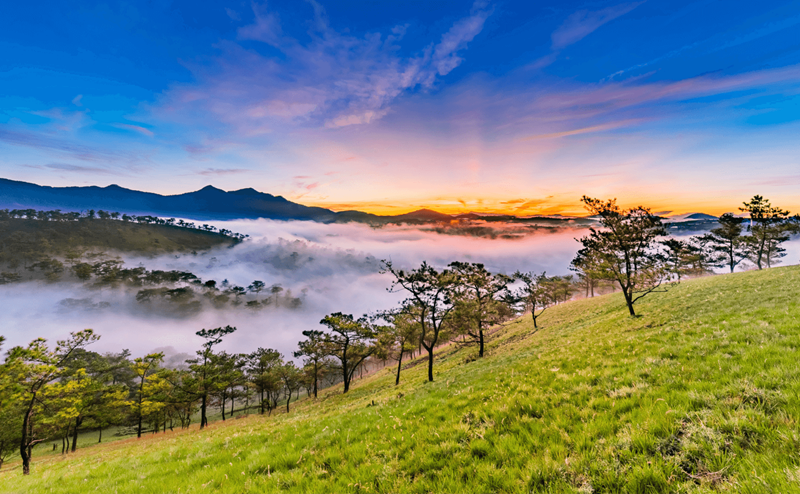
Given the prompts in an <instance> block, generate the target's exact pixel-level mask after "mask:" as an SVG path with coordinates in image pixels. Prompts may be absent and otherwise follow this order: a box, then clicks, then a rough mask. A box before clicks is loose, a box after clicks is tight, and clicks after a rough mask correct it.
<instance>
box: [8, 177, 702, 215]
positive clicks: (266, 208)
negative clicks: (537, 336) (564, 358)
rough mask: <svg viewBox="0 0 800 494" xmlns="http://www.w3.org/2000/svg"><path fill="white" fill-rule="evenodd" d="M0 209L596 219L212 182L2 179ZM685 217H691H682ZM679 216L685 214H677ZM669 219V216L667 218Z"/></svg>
mask: <svg viewBox="0 0 800 494" xmlns="http://www.w3.org/2000/svg"><path fill="white" fill-rule="evenodd" d="M0 209H61V210H64V211H85V210H87V209H105V210H109V211H117V212H120V213H127V214H137V215H154V216H168V217H185V218H191V219H195V220H231V219H257V218H265V219H273V220H286V221H288V220H305V221H317V222H321V223H346V222H360V223H372V224H387V223H408V224H427V223H443V222H445V223H446V222H450V221H453V220H468V221H470V220H483V221H489V222H523V223H528V222H532V221H535V222H545V223H562V222H564V223H566V222H576V223H591V222H592V220H591V218H577V217H570V216H560V215H559V217H555V216H553V215H549V216H525V217H519V216H515V215H511V214H481V213H475V212H469V213H461V214H447V213H441V212H438V211H434V210H432V209H427V208H423V209H419V210H416V211H412V212H409V213H403V214H398V215H387V216H381V215H376V214H372V213H366V212H363V211H356V210H346V211H338V212H337V211H333V210H330V209H327V208H323V207H318V206H305V205H303V204H299V203H296V202H293V201H290V200H289V199H286V198H285V197H283V196H276V195H272V194H269V193H266V192H260V191H258V190H256V189H254V188H252V187H246V188H242V189H237V190H232V191H225V190H222V189H220V188H217V187H214V186H213V185H206V186H205V187H202V188H201V189H198V190H195V191H192V192H184V193H180V194H171V195H161V194H157V193H154V192H146V191H140V190H134V189H128V188H125V187H122V186H120V185H118V184H111V185H107V186H105V187H101V186H97V185H89V186H65V187H53V186H48V185H38V184H34V183H30V182H23V181H18V180H11V179H7V178H0ZM683 216H687V217H686V218H683ZM677 218H680V219H677ZM687 220H688V221H705V222H708V221H715V220H716V218H715V217H714V216H711V215H706V214H703V213H692V214H691V215H681V216H680V217H676V221H687ZM666 221H667V222H670V218H666Z"/></svg>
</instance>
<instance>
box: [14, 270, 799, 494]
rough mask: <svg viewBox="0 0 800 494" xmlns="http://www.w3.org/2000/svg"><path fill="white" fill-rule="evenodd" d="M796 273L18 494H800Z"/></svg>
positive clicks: (508, 336) (563, 332)
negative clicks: (210, 493)
mask: <svg viewBox="0 0 800 494" xmlns="http://www.w3.org/2000/svg"><path fill="white" fill-rule="evenodd" d="M799 296H800V268H798V267H788V268H776V269H772V270H769V271H762V272H748V273H741V274H734V275H725V276H715V277H708V278H702V279H697V280H692V281H689V282H685V283H683V284H681V285H679V286H677V287H675V288H674V289H672V290H670V291H669V292H668V293H665V294H654V295H651V296H649V297H647V298H646V299H643V300H642V301H641V305H640V307H639V311H640V313H641V314H642V317H639V318H635V319H632V318H629V317H628V316H626V315H625V310H624V307H623V303H622V299H621V297H619V296H618V294H616V295H610V296H603V297H597V298H594V299H587V300H580V301H576V302H570V303H566V304H562V305H560V306H558V307H555V308H553V309H550V310H549V311H548V312H546V313H545V314H544V315H543V316H542V318H541V321H542V325H543V328H542V329H540V330H539V331H538V332H534V331H533V330H532V325H531V324H530V322H529V321H528V319H520V320H517V321H514V322H512V323H510V324H507V325H506V326H505V327H503V328H500V329H498V330H497V331H496V332H495V333H494V335H493V337H492V341H491V343H490V345H489V354H488V356H487V357H486V358H484V359H480V360H478V359H475V357H474V350H473V349H456V348H452V349H449V350H445V351H443V352H442V353H441V355H440V357H439V359H438V360H437V366H436V369H435V370H436V379H437V380H436V381H435V382H433V383H426V382H425V381H424V370H425V369H424V366H422V365H419V366H413V367H411V368H409V369H407V370H405V371H404V373H403V375H402V383H401V385H400V386H398V387H395V386H393V376H391V372H392V370H391V369H386V370H384V371H381V372H379V373H377V374H376V375H375V376H372V377H370V378H367V379H364V380H363V381H362V382H360V383H358V384H357V385H356V386H355V388H354V389H353V390H352V391H351V393H348V394H347V395H341V394H340V391H339V390H328V392H327V393H325V394H324V395H323V396H321V398H320V399H319V400H317V401H316V402H314V401H311V400H307V401H305V402H301V403H300V404H298V406H297V407H295V409H293V410H292V412H291V414H282V415H279V416H277V417H272V418H265V417H260V416H251V417H248V418H246V419H242V420H236V421H231V422H227V423H226V424H218V425H214V426H212V427H211V428H209V429H208V430H206V431H203V432H202V433H200V432H197V431H195V430H192V431H184V432H181V433H174V434H162V435H159V436H154V437H151V438H147V439H143V440H139V441H135V440H132V441H123V442H117V443H113V444H109V445H105V446H101V447H95V448H86V449H85V450H84V451H82V452H80V451H79V452H78V453H77V454H75V455H72V456H69V457H67V458H66V459H64V460H56V461H52V462H50V461H48V462H46V463H45V462H39V463H36V462H35V463H34V466H33V473H32V475H31V476H30V477H28V478H23V477H22V475H20V473H19V469H18V468H15V469H14V470H12V471H6V472H5V473H3V474H2V475H1V476H0V490H3V491H7V492H77V491H82V492H88V491H94V490H99V491H102V492H201V491H204V490H207V491H215V492H216V491H219V492H266V491H278V490H288V491H294V492H431V491H433V492H490V491H501V492H584V493H588V492H631V493H651V492H710V491H728V492H752V493H763V492H800V483H798V482H800V458H799V457H798V452H800V434H798V418H800V400H798V391H800V381H798V376H800V367H799V366H798V364H797V348H798V347H799V346H800V328H799V327H798V322H797V320H798V316H800V306H799V305H798V299H799Z"/></svg>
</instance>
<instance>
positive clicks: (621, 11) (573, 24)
mask: <svg viewBox="0 0 800 494" xmlns="http://www.w3.org/2000/svg"><path fill="white" fill-rule="evenodd" d="M643 3H644V1H641V2H633V3H623V4H619V5H615V6H613V7H607V8H605V9H601V10H586V9H583V10H579V11H577V12H574V13H572V14H571V15H570V16H569V17H567V18H566V19H565V20H564V22H563V23H562V24H561V25H560V26H559V27H558V28H557V29H556V30H555V31H553V34H551V35H550V40H551V48H550V49H551V51H550V53H548V54H547V55H545V56H543V57H541V58H539V59H538V60H536V61H535V62H534V63H533V64H532V65H531V67H532V68H534V69H541V68H544V67H546V66H548V65H550V64H552V63H553V62H555V61H556V60H557V59H558V55H559V53H560V52H561V50H563V49H564V48H566V47H568V46H570V45H572V44H575V43H577V42H578V41H580V40H582V39H583V38H585V37H586V36H588V35H590V34H591V33H593V32H594V31H596V30H597V29H599V28H600V27H601V26H603V25H604V24H607V23H609V22H611V21H613V20H614V19H616V18H617V17H620V16H623V15H625V14H627V13H628V12H630V11H631V10H633V9H635V8H636V7H638V6H639V5H641V4H643Z"/></svg>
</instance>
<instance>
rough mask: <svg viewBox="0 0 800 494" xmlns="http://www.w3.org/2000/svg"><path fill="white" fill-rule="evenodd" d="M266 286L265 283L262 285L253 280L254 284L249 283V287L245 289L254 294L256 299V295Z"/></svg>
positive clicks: (260, 282)
mask: <svg viewBox="0 0 800 494" xmlns="http://www.w3.org/2000/svg"><path fill="white" fill-rule="evenodd" d="M266 286H267V285H266V283H264V282H263V281H259V280H255V281H254V282H252V283H250V286H248V287H247V289H248V290H250V291H251V292H254V293H255V294H256V297H258V294H259V293H260V292H261V290H263V289H264V288H265V287H266Z"/></svg>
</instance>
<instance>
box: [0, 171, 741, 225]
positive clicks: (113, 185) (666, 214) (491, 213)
mask: <svg viewBox="0 0 800 494" xmlns="http://www.w3.org/2000/svg"><path fill="white" fill-rule="evenodd" d="M0 180H9V181H14V182H19V183H24V184H27V185H36V186H39V187H46V188H53V189H65V188H98V189H108V188H121V189H125V190H130V191H134V192H141V193H147V194H158V195H161V196H162V197H171V196H180V195H185V194H191V193H195V192H200V191H202V190H206V189H214V190H219V191H222V192H226V193H235V192H241V191H253V192H256V193H258V194H267V195H271V196H273V197H275V198H281V199H286V200H289V199H287V198H285V197H283V196H281V195H277V194H271V193H270V192H265V191H261V190H258V189H256V188H254V187H243V188H241V189H228V190H225V189H222V188H219V187H217V186H215V185H213V184H207V185H204V186H202V187H200V188H198V189H194V190H187V191H183V192H176V193H174V194H159V193H157V192H153V191H150V190H138V189H131V188H128V187H123V186H121V185H119V184H116V183H111V184H108V185H46V184H36V183H33V182H26V181H21V180H11V179H5V178H3V177H0ZM614 200H616V198H614ZM292 202H294V201H292ZM296 204H300V205H302V206H309V207H324V206H316V205H314V204H303V203H302V202H298V203H296ZM620 206H621V207H623V208H626V207H638V206H643V207H646V208H649V209H651V210H652V208H650V207H649V206H647V205H646V204H637V205H632V204H620ZM326 209H329V210H331V211H333V212H334V213H341V212H348V211H357V212H365V213H369V214H374V215H377V216H382V215H386V216H395V215H403V214H408V213H417V212H421V211H432V212H435V213H441V214H446V215H450V216H453V217H457V216H463V215H469V214H475V215H478V216H486V217H490V216H511V217H515V218H520V219H524V218H537V217H563V218H590V217H591V216H592V215H590V214H587V213H586V211H585V210H584V211H583V214H563V213H551V214H522V215H520V214H514V213H509V212H495V211H475V210H468V211H463V210H459V211H455V212H445V211H442V210H441V209H434V207H427V206H422V207H419V208H412V209H407V210H400V211H388V212H387V211H383V210H382V209H380V208H377V209H372V210H358V209H334V208H326ZM736 211H737V210H735V209H730V210H723V212H722V213H720V214H716V215H713V214H709V213H707V212H706V211H700V210H689V211H654V212H653V214H654V215H656V216H661V217H664V218H674V217H679V216H688V215H693V214H704V215H709V216H714V217H719V216H720V215H721V214H724V213H732V214H734V215H736V216H742V217H743V216H745V215H746V213H743V212H741V211H739V212H736ZM389 213H392V214H389Z"/></svg>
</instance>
